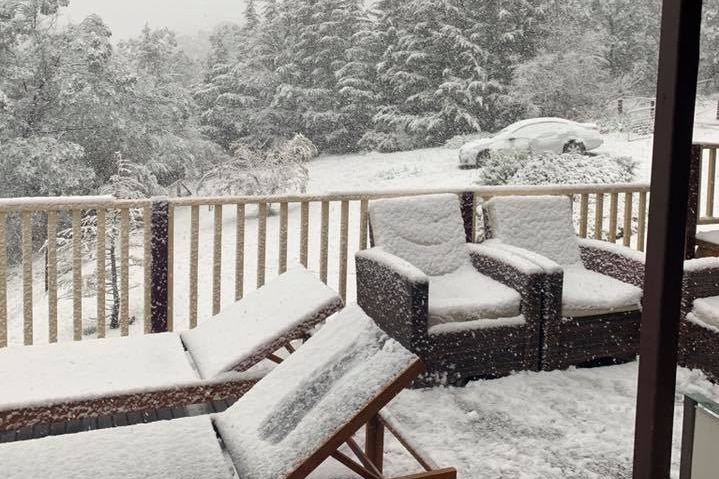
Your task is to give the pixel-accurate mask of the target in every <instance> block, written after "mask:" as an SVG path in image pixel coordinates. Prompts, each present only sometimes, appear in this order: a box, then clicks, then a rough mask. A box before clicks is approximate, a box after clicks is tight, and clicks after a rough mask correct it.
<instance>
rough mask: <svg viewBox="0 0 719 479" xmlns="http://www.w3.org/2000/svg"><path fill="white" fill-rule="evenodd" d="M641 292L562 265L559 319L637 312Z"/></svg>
mask: <svg viewBox="0 0 719 479" xmlns="http://www.w3.org/2000/svg"><path fill="white" fill-rule="evenodd" d="M641 300H642V290H641V289H640V288H637V287H636V286H634V285H631V284H628V283H624V282H622V281H619V280H618V279H614V278H612V277H611V276H607V275H603V274H600V273H596V272H594V271H591V270H588V269H586V268H584V267H582V266H565V268H564V286H563V289H562V316H563V317H585V316H597V315H603V314H608V313H609V314H611V313H622V312H627V311H636V310H638V309H639V308H640V304H641Z"/></svg>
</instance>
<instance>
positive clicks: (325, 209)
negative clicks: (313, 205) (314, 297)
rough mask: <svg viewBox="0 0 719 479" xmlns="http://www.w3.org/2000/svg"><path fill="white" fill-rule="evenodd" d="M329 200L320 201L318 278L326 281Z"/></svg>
mask: <svg viewBox="0 0 719 479" xmlns="http://www.w3.org/2000/svg"><path fill="white" fill-rule="evenodd" d="M329 228H330V202H329V201H327V200H325V201H323V202H322V225H321V231H320V280H322V281H323V282H325V283H327V257H328V254H329Z"/></svg>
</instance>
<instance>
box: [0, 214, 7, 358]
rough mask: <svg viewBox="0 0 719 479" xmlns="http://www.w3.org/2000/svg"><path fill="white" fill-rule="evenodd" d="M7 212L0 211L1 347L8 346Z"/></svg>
mask: <svg viewBox="0 0 719 479" xmlns="http://www.w3.org/2000/svg"><path fill="white" fill-rule="evenodd" d="M6 231H7V213H5V212H4V211H0V348H4V347H7V240H6V233H5V232H6Z"/></svg>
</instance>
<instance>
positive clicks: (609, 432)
mask: <svg viewBox="0 0 719 479" xmlns="http://www.w3.org/2000/svg"><path fill="white" fill-rule="evenodd" d="M636 374H637V363H629V364H624V365H619V366H608V367H598V368H592V369H570V370H568V371H553V372H542V373H528V372H524V373H518V374H515V375H512V376H509V377H506V378H502V379H496V380H485V381H475V382H471V383H469V384H468V385H467V386H465V387H463V388H456V387H449V388H444V387H439V388H433V389H422V390H406V391H404V392H403V393H401V394H400V395H399V396H398V398H397V399H395V401H394V402H393V403H392V404H391V405H390V407H389V409H390V411H391V413H392V414H393V415H394V417H395V418H396V419H397V420H398V421H399V422H400V423H401V424H402V425H403V426H404V429H406V430H407V431H412V435H413V439H414V440H415V441H416V442H417V443H418V445H420V446H421V447H422V449H424V450H426V451H428V452H430V453H431V455H432V456H433V458H434V459H435V460H436V461H437V462H438V463H441V464H451V465H453V466H455V467H456V468H457V470H458V477H463V478H472V479H485V478H486V479H494V478H497V479H498V478H518V479H535V478H536V479H555V478H556V479H566V478H582V479H585V478H586V479H607V478H612V479H614V478H629V477H631V461H632V443H633V438H634V436H633V430H634V411H635V394H636ZM677 391H678V393H677V402H676V408H675V427H674V429H675V432H674V438H675V439H674V456H673V459H672V465H673V472H672V477H673V478H675V477H678V466H679V447H680V437H681V416H682V411H683V408H682V402H681V393H683V392H694V393H696V392H701V393H702V394H704V395H707V396H710V397H714V398H719V387H718V386H714V385H712V384H711V383H709V382H708V381H706V379H705V378H704V376H703V375H702V374H701V373H699V372H697V371H688V370H686V369H680V370H679V373H678V388H677ZM227 407H228V404H227V403H224V402H217V403H214V404H208V405H203V406H191V407H189V408H175V409H173V410H170V409H163V410H157V411H147V412H146V413H144V414H130V415H119V416H115V417H103V418H96V419H92V420H85V421H82V422H79V421H78V422H75V423H67V424H55V425H52V426H49V425H45V426H36V427H35V428H34V429H30V430H24V431H20V432H17V433H15V432H14V433H5V434H0V442H11V441H17V440H24V439H30V438H34V437H43V436H47V435H52V434H62V433H72V432H78V431H81V430H88V429H100V428H106V427H113V426H124V425H127V424H137V423H141V422H151V421H155V420H162V419H172V418H175V417H185V416H187V415H197V414H205V413H211V412H221V411H223V410H225V409H226V408H227ZM386 448H387V450H388V459H387V462H386V472H387V473H388V475H390V476H391V475H395V474H396V475H399V474H407V473H409V472H411V471H412V470H413V468H416V466H415V465H414V463H413V462H412V459H411V458H410V457H409V456H407V455H406V453H405V452H403V451H402V450H401V448H400V447H399V444H397V443H396V442H395V441H394V440H390V441H388V442H387V444H386ZM310 477H311V478H313V479H355V478H356V477H359V476H355V475H353V474H352V473H350V472H347V471H346V470H345V469H344V468H343V467H342V466H340V465H339V464H338V463H336V462H334V461H333V460H328V461H327V462H326V463H325V464H323V465H322V466H321V467H320V468H319V469H318V470H317V471H315V472H314V473H313V474H312V475H311V476H310Z"/></svg>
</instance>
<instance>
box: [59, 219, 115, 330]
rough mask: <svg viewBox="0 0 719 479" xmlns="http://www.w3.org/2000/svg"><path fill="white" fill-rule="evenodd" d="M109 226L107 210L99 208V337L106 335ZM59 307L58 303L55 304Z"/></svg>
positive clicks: (97, 324) (97, 253) (97, 288)
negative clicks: (106, 263)
mask: <svg viewBox="0 0 719 479" xmlns="http://www.w3.org/2000/svg"><path fill="white" fill-rule="evenodd" d="M106 228H107V212H106V211H105V210H103V209H98V210H97V224H96V229H97V232H96V234H95V236H96V240H95V243H96V244H95V246H96V250H95V256H96V261H95V277H96V279H97V284H96V285H95V288H96V296H97V311H96V316H97V321H96V322H95V327H96V328H97V337H98V338H104V337H105V333H106V332H105V267H106V265H105V235H106V231H107V230H106ZM55 307H56V308H57V304H56V305H55Z"/></svg>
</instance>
